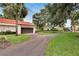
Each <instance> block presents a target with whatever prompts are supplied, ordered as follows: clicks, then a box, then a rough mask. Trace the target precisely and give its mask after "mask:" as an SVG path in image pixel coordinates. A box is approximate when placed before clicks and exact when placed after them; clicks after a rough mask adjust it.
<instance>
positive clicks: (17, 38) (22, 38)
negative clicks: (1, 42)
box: [0, 34, 30, 45]
mask: <svg viewBox="0 0 79 59" xmlns="http://www.w3.org/2000/svg"><path fill="white" fill-rule="evenodd" d="M0 36H1V35H0ZM5 36H6V38H7V40H9V41H10V42H11V43H12V44H13V45H15V44H17V43H21V42H24V41H27V40H29V39H30V36H28V35H26V34H22V35H19V36H16V35H5Z"/></svg>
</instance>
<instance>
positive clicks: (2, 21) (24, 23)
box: [0, 18, 33, 26]
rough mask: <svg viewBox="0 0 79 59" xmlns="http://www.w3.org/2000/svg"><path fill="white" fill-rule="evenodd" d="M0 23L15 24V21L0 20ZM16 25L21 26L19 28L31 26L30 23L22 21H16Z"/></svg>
mask: <svg viewBox="0 0 79 59" xmlns="http://www.w3.org/2000/svg"><path fill="white" fill-rule="evenodd" d="M0 23H6V24H16V20H12V19H5V18H0ZM18 24H19V25H21V26H33V24H32V23H30V22H24V21H18Z"/></svg>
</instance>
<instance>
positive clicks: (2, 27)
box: [0, 18, 35, 34]
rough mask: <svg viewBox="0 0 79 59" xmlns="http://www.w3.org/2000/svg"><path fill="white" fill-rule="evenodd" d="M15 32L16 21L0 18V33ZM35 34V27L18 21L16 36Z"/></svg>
mask: <svg viewBox="0 0 79 59" xmlns="http://www.w3.org/2000/svg"><path fill="white" fill-rule="evenodd" d="M1 31H3V32H6V31H11V32H16V20H11V19H5V18H0V32H1ZM21 33H35V26H34V25H33V24H32V23H30V22H24V21H18V34H21Z"/></svg>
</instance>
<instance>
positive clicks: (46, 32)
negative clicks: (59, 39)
mask: <svg viewBox="0 0 79 59" xmlns="http://www.w3.org/2000/svg"><path fill="white" fill-rule="evenodd" d="M37 33H38V34H40V35H49V34H53V33H57V31H38V32H37Z"/></svg>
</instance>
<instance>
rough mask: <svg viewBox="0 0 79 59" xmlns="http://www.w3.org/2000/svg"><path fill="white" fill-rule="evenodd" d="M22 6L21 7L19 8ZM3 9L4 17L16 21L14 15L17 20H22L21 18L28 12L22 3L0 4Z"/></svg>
mask: <svg viewBox="0 0 79 59" xmlns="http://www.w3.org/2000/svg"><path fill="white" fill-rule="evenodd" d="M21 5H22V7H21ZM0 6H1V7H2V8H3V13H4V15H3V16H4V17H5V18H8V19H14V20H15V19H16V15H17V14H18V16H19V20H23V18H24V17H25V16H26V15H27V13H28V11H27V9H26V7H25V6H24V4H23V3H12V4H10V3H3V4H0ZM20 8H22V9H21V11H20V12H21V14H19V9H20Z"/></svg>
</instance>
